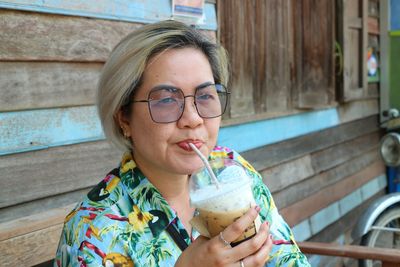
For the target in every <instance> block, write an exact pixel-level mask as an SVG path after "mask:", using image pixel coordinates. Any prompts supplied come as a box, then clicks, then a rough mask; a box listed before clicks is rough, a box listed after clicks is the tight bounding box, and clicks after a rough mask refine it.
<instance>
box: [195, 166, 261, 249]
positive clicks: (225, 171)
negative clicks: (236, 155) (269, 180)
mask: <svg viewBox="0 0 400 267" xmlns="http://www.w3.org/2000/svg"><path fill="white" fill-rule="evenodd" d="M210 165H211V167H212V170H213V172H214V174H215V176H216V177H217V179H218V187H217V186H216V185H215V183H214V182H213V181H212V179H211V177H210V174H209V172H208V170H207V169H206V168H202V169H201V170H199V171H198V172H196V173H194V174H192V176H191V179H190V200H191V205H193V206H194V207H196V210H197V211H198V215H197V216H199V217H198V218H196V219H197V222H200V224H203V226H205V229H204V230H207V232H206V233H202V231H200V233H201V234H203V235H208V236H209V237H214V236H216V235H218V234H219V233H220V232H222V231H223V230H224V229H225V228H226V227H227V226H229V225H230V224H232V223H233V222H234V221H235V220H237V219H238V218H240V217H241V216H242V215H243V214H245V213H246V212H247V211H248V210H249V209H250V208H251V207H252V206H255V201H254V197H253V193H252V179H251V178H250V177H249V176H248V175H247V173H246V171H245V170H244V168H243V167H242V166H241V165H240V164H238V163H237V162H236V161H234V160H231V159H218V160H215V161H210ZM194 227H195V228H199V227H196V225H194ZM259 227H260V219H259V217H257V219H256V220H255V222H254V223H253V224H252V225H251V226H250V227H248V228H247V229H246V231H245V232H244V233H243V235H242V236H240V237H239V238H238V239H237V240H235V241H234V242H232V243H231V245H232V246H235V245H238V244H239V243H241V242H243V241H245V240H247V239H249V238H251V237H252V236H254V235H255V234H256V232H257V231H258V229H259ZM198 230H199V229H198Z"/></svg>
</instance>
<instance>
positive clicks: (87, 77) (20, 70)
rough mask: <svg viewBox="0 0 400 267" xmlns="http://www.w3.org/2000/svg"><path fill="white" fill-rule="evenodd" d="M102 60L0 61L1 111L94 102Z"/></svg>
mask: <svg viewBox="0 0 400 267" xmlns="http://www.w3.org/2000/svg"><path fill="white" fill-rule="evenodd" d="M101 67H102V64H99V63H86V64H81V63H51V62H46V63H44V62H0V88H1V96H0V107H1V108H0V111H1V112H4V111H16V110H22V109H39V108H40V109H42V108H50V107H67V106H79V105H93V104H95V94H96V93H95V92H96V84H97V80H98V78H99V74H100V70H101Z"/></svg>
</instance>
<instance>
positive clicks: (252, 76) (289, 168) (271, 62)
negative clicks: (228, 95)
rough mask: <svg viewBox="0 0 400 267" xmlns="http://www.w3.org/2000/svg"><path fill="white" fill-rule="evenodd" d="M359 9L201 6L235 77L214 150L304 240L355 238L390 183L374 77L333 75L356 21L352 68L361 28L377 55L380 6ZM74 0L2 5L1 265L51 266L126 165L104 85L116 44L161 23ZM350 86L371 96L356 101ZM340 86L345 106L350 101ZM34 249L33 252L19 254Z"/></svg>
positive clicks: (255, 1) (286, 4) (270, 2)
mask: <svg viewBox="0 0 400 267" xmlns="http://www.w3.org/2000/svg"><path fill="white" fill-rule="evenodd" d="M364 1H365V0H362V1H359V0H348V1H345V0H341V1H337V2H340V3H341V5H339V7H337V6H335V5H334V1H330V0H324V1H312V0H302V1H291V0H283V1H281V0H264V1H261V0H252V1H238V0H234V1H216V2H217V3H216V5H215V2H214V1H208V3H207V10H208V11H207V12H208V13H207V14H214V15H215V11H216V10H217V12H218V21H219V25H218V30H217V28H216V25H215V27H214V26H213V23H212V22H210V23H206V25H205V26H204V30H205V32H206V33H207V34H209V35H211V36H217V39H218V38H219V40H220V41H221V42H222V43H223V44H224V46H225V47H226V48H227V50H228V52H229V55H230V60H231V72H232V79H231V83H230V85H229V88H230V89H231V90H232V99H231V106H230V110H229V112H228V114H226V115H225V117H224V120H223V127H222V129H221V132H220V137H219V140H218V142H219V143H220V144H221V145H228V146H230V147H232V148H233V149H236V150H238V151H239V152H241V153H242V155H243V156H244V157H245V158H246V159H247V160H249V161H250V162H251V163H252V164H253V166H254V167H255V168H256V169H257V170H258V171H260V173H261V174H262V175H263V178H264V182H265V183H266V184H267V185H268V187H269V188H270V190H271V191H272V194H273V196H274V198H275V202H276V204H277V206H278V208H279V209H280V210H281V213H282V215H283V216H284V217H285V219H286V220H287V221H288V223H289V224H290V225H291V226H293V229H294V232H295V236H296V238H297V239H298V240H307V239H311V240H318V241H327V242H330V241H337V242H342V243H350V242H351V241H352V240H351V238H350V236H349V234H348V233H349V232H350V231H351V229H352V227H353V226H354V224H355V222H356V218H357V217H358V216H359V215H360V214H361V212H362V211H363V209H365V208H366V207H367V205H368V203H370V202H371V200H372V199H374V198H376V197H377V196H379V195H381V194H383V192H384V189H385V186H386V180H385V176H384V174H385V170H384V165H383V163H382V162H381V160H380V157H379V154H378V144H379V139H380V135H381V131H380V129H379V127H378V113H379V106H378V103H379V100H378V92H379V82H376V81H375V82H371V83H369V84H367V85H366V86H365V87H364V85H363V82H364V77H361V76H359V75H360V74H355V75H356V76H354V77H358V78H357V79H356V78H354V77H353V76H350V81H352V82H350V84H356V85H357V86H353V87H352V86H350V87H346V88H350V89H346V88H345V87H343V86H344V78H343V76H341V75H340V72H339V71H338V75H335V73H334V71H335V67H336V66H335V58H334V55H335V51H334V41H335V36H333V34H334V33H335V30H336V28H338V27H341V23H342V22H341V21H347V22H348V23H350V24H351V23H352V24H351V25H350V26H351V27H352V29H351V30H348V33H349V34H350V36H353V37H354V38H358V39H357V42H356V44H357V45H354V43H351V44H350V47H347V46H346V45H345V43H341V45H342V46H343V50H344V51H348V50H346V49H350V51H351V52H350V53H351V55H352V58H357V60H358V61H357V60H354V61H352V62H350V63H351V64H353V65H350V67H349V68H350V70H351V73H353V72H354V71H356V72H358V73H361V72H362V71H361V69H362V68H364V65H363V64H365V60H364V61H363V59H362V58H363V56H362V55H363V52H362V49H361V48H360V42H361V40H364V39H359V38H361V37H360V36H361V33H363V32H364V31H365V29H364V28H363V27H364V26H365V25H366V27H368V31H369V32H370V35H369V38H367V39H366V40H367V41H368V42H369V43H370V44H373V45H375V47H379V35H378V31H377V28H379V27H378V26H377V23H378V22H379V20H378V19H377V18H376V16H375V15H374V14H379V12H377V13H376V12H375V11H374V10H376V9H379V1H372V0H370V1H369V2H368V3H367V5H366V6H367V7H368V9H367V10H368V11H367V12H369V14H370V16H369V18H368V19H367V20H365V19H364V18H365V16H364V17H363V16H362V14H363V13H360V12H358V11H357V12H358V13H357V12H356V13H354V12H355V11H354V10H360V8H359V7H360V5H362V4H363V3H364ZM76 2H80V1H69V2H68V3H64V4H65V5H66V6H58V9H57V3H58V1H46V3H45V4H43V3H44V2H42V1H33V3H31V5H30V6H29V7H28V6H27V5H26V1H23V0H18V1H17V0H15V1H8V2H4V1H3V2H1V3H0V6H1V5H3V7H6V8H7V9H0V39H1V42H0V250H1V251H2V253H1V254H2V256H3V257H2V260H3V263H4V264H5V265H7V266H18V265H20V266H28V265H34V264H39V263H41V262H43V261H46V260H50V259H51V258H52V257H53V256H54V250H55V247H56V245H57V241H58V238H59V231H60V229H61V225H62V222H63V218H64V217H65V214H66V213H67V210H69V209H70V208H71V206H72V205H74V203H76V202H77V201H78V200H79V199H81V197H82V195H83V194H85V193H86V192H87V191H88V190H89V188H91V187H92V186H93V185H94V184H96V183H97V182H98V181H99V180H100V179H101V178H102V177H103V176H104V174H105V173H106V172H107V171H108V170H110V169H112V168H114V167H115V166H116V164H118V161H119V160H120V156H121V152H119V151H117V150H116V149H114V148H112V147H111V146H110V145H109V144H108V143H107V142H106V141H105V140H104V138H103V135H102V132H101V129H100V125H99V122H98V119H97V115H96V112H95V107H94V95H95V89H96V83H97V79H98V76H99V73H100V69H101V67H102V65H103V63H104V60H105V59H106V58H107V55H108V54H109V52H110V51H111V49H112V47H113V46H114V45H115V44H116V43H117V42H118V41H119V40H120V39H121V38H122V37H123V36H125V35H126V34H127V33H128V32H130V31H132V30H135V29H137V28H138V27H140V25H142V23H148V22H151V21H152V19H153V20H154V18H153V17H154V12H155V11H154V9H152V8H148V12H150V13H149V14H148V13H145V15H143V16H142V17H141V18H138V17H137V16H136V15H135V14H136V13H135V12H134V10H132V11H131V13H130V14H128V15H127V14H125V13H124V14H125V15H124V14H122V15H121V14H119V15H120V18H121V19H120V20H118V19H116V15H115V14H114V17H113V14H109V13H107V12H105V10H106V11H107V10H108V9H107V8H105V6H107V3H108V4H114V2H113V1H108V2H107V3H105V2H104V3H103V2H102V3H103V4H104V5H105V6H102V5H99V7H103V8H100V9H98V10H91V8H92V7H90V5H78V6H73V4H71V3H76ZM122 2H123V3H126V1H122ZM133 2H134V3H135V4H137V5H139V2H140V3H142V1H133ZM150 2H151V3H155V2H157V1H156V0H152V1H150ZM159 2H160V5H165V3H167V2H169V1H161V0H160V1H159ZM210 2H214V3H210ZM32 6H33V7H32ZM150 6H151V5H150ZM343 6H349V7H350V11H346V12H347V13H346V12H342V11H343V10H342V9H341V7H343ZM29 8H31V9H30V11H21V10H29ZM16 9H18V10H16ZM65 10H67V12H66V13H63V12H65ZM68 10H69V11H68ZM77 10H78V11H79V10H80V11H81V12H82V13H74V12H77ZM110 10H111V9H110ZM362 10H364V9H362ZM115 12H117V11H115ZM157 12H159V11H157ZM160 12H161V11H160ZM213 12H214V13H213ZM374 12H375V13H374ZM342 13H343V14H344V15H343V14H342ZM348 13H349V14H351V16H350V15H347V14H348ZM353 13H354V14H353ZM71 14H73V15H74V16H68V15H71ZM163 14H164V13H162V14H158V16H159V18H164V17H163V16H165V14H164V15H163ZM340 14H342V15H343V16H346V17H347V19H340V18H341V17H340V16H341V15H340ZM150 15H152V16H153V17H152V16H150ZM88 17H90V18H88ZM367 17H368V16H367ZM353 18H354V19H353ZM355 29H356V30H355ZM216 30H217V31H216ZM346 53H348V52H346ZM346 53H345V54H344V55H345V60H346V58H347V57H348V56H347V55H348V54H346ZM344 71H346V68H344ZM352 77H353V78H354V79H353V78H352ZM337 86H338V87H339V88H338V89H339V90H338V91H336V90H335V87H337ZM340 86H342V87H340ZM356 87H357V88H362V89H360V90H362V91H363V93H362V94H361V93H360V94H359V93H352V90H353V89H354V88H356ZM346 90H350V93H349V94H350V96H351V97H343V96H345V95H346V94H347V93H346ZM357 90H358V89H357ZM336 92H341V93H339V94H337V93H336ZM349 94H347V95H349ZM44 239H45V240H44ZM43 243H46V244H47V246H46V247H43V246H40V244H43ZM32 248H35V250H32V255H35V256H34V257H33V256H32V257H28V255H25V254H24V251H27V250H30V249H32ZM318 260H320V258H318ZM320 266H325V265H324V264H323V260H321V265H320Z"/></svg>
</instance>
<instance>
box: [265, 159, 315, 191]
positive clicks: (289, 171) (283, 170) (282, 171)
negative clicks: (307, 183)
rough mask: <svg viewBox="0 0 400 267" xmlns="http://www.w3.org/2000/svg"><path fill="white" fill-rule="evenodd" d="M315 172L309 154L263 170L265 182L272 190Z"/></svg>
mask: <svg viewBox="0 0 400 267" xmlns="http://www.w3.org/2000/svg"><path fill="white" fill-rule="evenodd" d="M313 174H315V171H314V169H313V167H312V164H311V157H310V156H309V155H307V156H304V157H301V158H298V159H295V160H293V161H289V162H284V163H282V164H279V165H276V166H274V167H272V168H268V169H266V170H263V171H262V172H261V175H262V177H263V182H264V183H265V184H266V185H267V186H268V189H269V190H270V191H271V192H276V191H280V190H282V189H284V188H286V187H288V186H290V185H292V184H295V183H299V182H301V181H303V180H305V179H306V178H308V177H310V176H312V175H313Z"/></svg>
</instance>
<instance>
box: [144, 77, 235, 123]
mask: <svg viewBox="0 0 400 267" xmlns="http://www.w3.org/2000/svg"><path fill="white" fill-rule="evenodd" d="M194 101H195V106H196V109H197V112H198V114H199V116H200V117H202V118H215V117H219V116H221V115H222V114H223V112H224V111H225V107H226V103H227V92H226V89H225V87H224V86H222V85H219V84H216V85H215V84H212V85H208V86H205V87H201V88H197V89H196V92H195V95H194ZM184 103H185V96H184V94H183V92H182V90H180V89H178V88H160V89H157V90H155V91H152V92H151V93H150V95H149V108H150V114H151V117H152V119H153V120H154V121H155V122H161V123H168V122H174V121H177V120H179V118H180V117H181V116H182V113H183V110H184V105H185V104H184Z"/></svg>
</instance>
